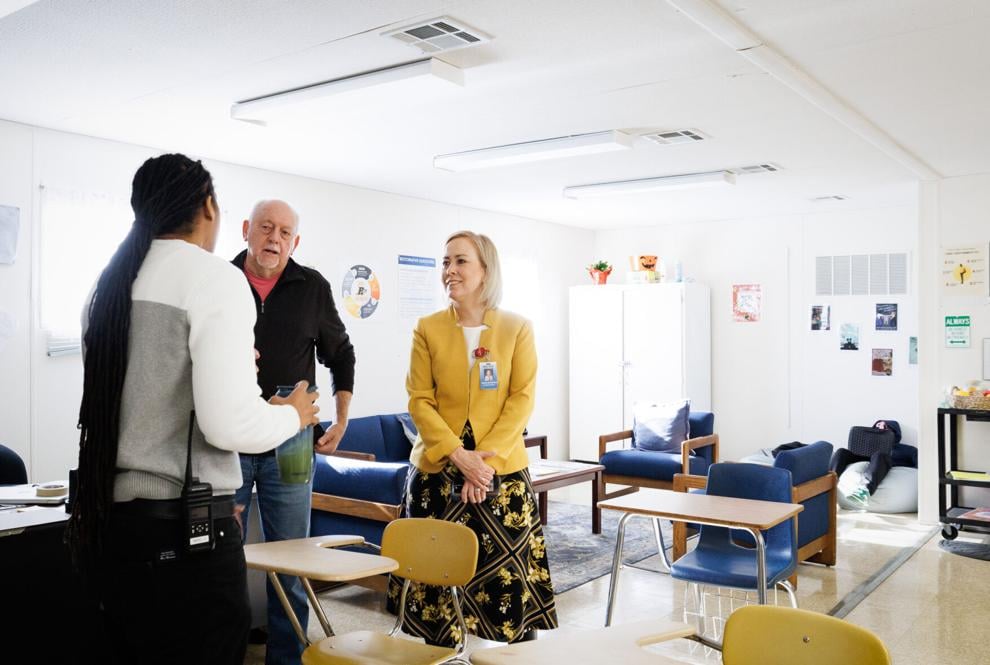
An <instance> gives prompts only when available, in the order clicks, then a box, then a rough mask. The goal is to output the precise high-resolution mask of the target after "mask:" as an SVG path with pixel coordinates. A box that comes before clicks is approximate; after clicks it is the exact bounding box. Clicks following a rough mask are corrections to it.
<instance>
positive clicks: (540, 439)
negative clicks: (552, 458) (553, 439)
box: [523, 435, 549, 459]
mask: <svg viewBox="0 0 990 665" xmlns="http://www.w3.org/2000/svg"><path fill="white" fill-rule="evenodd" d="M523 445H525V446H526V447H527V448H537V447H538V448H539V449H540V459H546V458H547V455H548V454H549V453H548V451H547V437H545V436H542V435H541V436H527V437H526V438H524V439H523Z"/></svg>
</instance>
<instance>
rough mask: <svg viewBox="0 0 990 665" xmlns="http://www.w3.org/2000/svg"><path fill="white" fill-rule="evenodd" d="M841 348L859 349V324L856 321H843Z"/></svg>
mask: <svg viewBox="0 0 990 665" xmlns="http://www.w3.org/2000/svg"><path fill="white" fill-rule="evenodd" d="M839 350H840V351H859V326H857V325H856V324H855V323H843V324H842V325H841V326H840V327H839Z"/></svg>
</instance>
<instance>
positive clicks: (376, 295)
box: [340, 264, 382, 319]
mask: <svg viewBox="0 0 990 665" xmlns="http://www.w3.org/2000/svg"><path fill="white" fill-rule="evenodd" d="M340 295H341V297H342V298H343V300H344V309H346V310H347V312H348V314H350V315H351V316H353V317H354V318H355V319H367V318H368V317H369V316H371V315H372V314H374V313H375V310H376V309H378V303H379V301H380V300H381V297H382V290H381V286H379V284H378V278H377V277H376V276H375V273H374V272H373V271H372V270H371V268H369V267H368V266H365V265H361V264H357V265H354V266H351V269H350V270H348V271H347V273H345V274H344V281H343V283H342V284H341V286H340Z"/></svg>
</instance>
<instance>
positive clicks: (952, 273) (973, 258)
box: [941, 244, 990, 296]
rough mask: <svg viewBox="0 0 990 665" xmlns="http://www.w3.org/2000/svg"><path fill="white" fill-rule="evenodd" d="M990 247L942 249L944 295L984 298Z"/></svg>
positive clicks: (972, 246)
mask: <svg viewBox="0 0 990 665" xmlns="http://www.w3.org/2000/svg"><path fill="white" fill-rule="evenodd" d="M988 250H990V245H987V244H983V245H969V246H966V247H943V248H942V265H941V270H942V295H946V296H983V295H988V291H987V262H988V261H987V255H988Z"/></svg>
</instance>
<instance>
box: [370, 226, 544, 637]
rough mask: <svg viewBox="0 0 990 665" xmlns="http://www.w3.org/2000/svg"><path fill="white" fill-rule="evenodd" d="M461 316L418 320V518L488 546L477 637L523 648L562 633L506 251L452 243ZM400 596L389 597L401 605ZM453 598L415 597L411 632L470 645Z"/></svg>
mask: <svg viewBox="0 0 990 665" xmlns="http://www.w3.org/2000/svg"><path fill="white" fill-rule="evenodd" d="M441 278H442V280H443V284H444V289H445V290H446V292H447V296H448V298H449V299H450V306H449V307H448V308H447V309H445V310H442V311H440V312H436V313H435V314H431V315H430V316H426V317H423V318H422V319H420V320H419V323H418V324H417V326H416V330H415V332H414V333H413V344H412V355H411V358H410V361H409V374H408V376H407V378H406V390H407V391H408V392H409V413H410V414H411V415H412V419H413V422H415V424H416V428H417V429H418V430H419V437H418V440H417V441H416V444H415V445H414V447H413V451H412V455H411V456H410V461H411V462H412V465H413V469H411V470H410V474H409V481H408V485H407V492H406V512H407V514H408V515H409V516H410V517H433V518H436V519H445V520H450V521H456V522H460V523H462V524H466V525H467V526H469V527H471V528H472V529H474V531H475V533H476V534H477V535H478V542H479V545H480V547H479V551H478V573H477V574H476V576H475V578H474V580H472V581H471V583H470V584H468V586H467V588H466V590H465V591H466V593H465V594H464V615H465V616H464V618H465V621H466V622H467V625H468V628H469V629H470V630H471V632H472V633H474V634H476V635H478V636H479V637H482V638H484V639H487V640H495V641H499V642H515V641H518V640H521V639H531V638H533V637H535V634H536V633H535V631H536V629H550V628H555V627H556V626H557V614H556V609H555V606H554V600H553V585H552V584H551V582H550V573H549V568H548V567H547V558H546V547H545V543H544V540H543V528H542V526H541V525H540V519H539V511H538V510H537V505H536V497H535V494H534V493H533V486H532V482H531V480H530V476H529V470H528V469H527V465H528V461H529V456H528V455H527V453H526V447H525V445H524V443H523V434H522V433H523V429H524V428H525V427H526V423H527V422H528V421H529V417H530V414H531V413H532V412H533V399H534V396H535V392H536V345H535V342H534V339H533V329H532V326H531V324H530V323H529V321H527V320H526V319H524V318H523V317H521V316H519V315H517V314H513V313H511V312H506V311H503V310H501V309H498V303H499V300H500V299H501V290H502V280H501V269H500V266H499V260H498V252H497V250H496V249H495V245H494V244H493V243H492V241H491V240H490V239H489V238H488V237H487V236H484V235H480V234H476V233H472V232H470V231H459V232H457V233H455V234H453V235H452V236H450V238H448V239H447V243H446V248H445V254H444V259H443V271H442V273H441ZM399 589H400V585H399V584H398V583H397V582H393V583H391V584H390V586H389V602H390V605H391V606H393V607H394V606H395V603H397V602H398V591H399ZM450 603H451V600H450V598H449V594H447V593H446V592H443V591H442V590H441V589H440V588H439V587H429V586H419V587H418V588H417V589H415V590H414V591H413V592H411V593H410V594H409V599H408V605H407V607H406V625H405V631H406V632H408V633H410V634H413V635H417V636H419V637H423V638H424V639H425V640H426V642H427V643H429V644H438V645H453V644H454V643H456V642H457V640H458V639H459V638H460V635H458V634H457V633H458V629H457V627H456V625H455V622H454V621H453V619H452V617H453V614H452V612H451V611H450V608H451V604H450Z"/></svg>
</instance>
